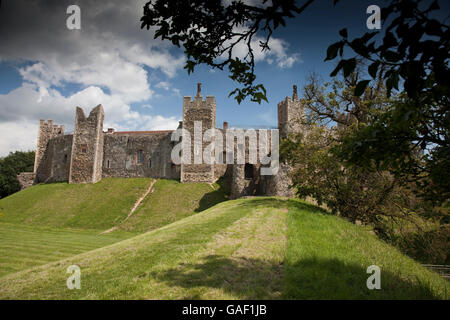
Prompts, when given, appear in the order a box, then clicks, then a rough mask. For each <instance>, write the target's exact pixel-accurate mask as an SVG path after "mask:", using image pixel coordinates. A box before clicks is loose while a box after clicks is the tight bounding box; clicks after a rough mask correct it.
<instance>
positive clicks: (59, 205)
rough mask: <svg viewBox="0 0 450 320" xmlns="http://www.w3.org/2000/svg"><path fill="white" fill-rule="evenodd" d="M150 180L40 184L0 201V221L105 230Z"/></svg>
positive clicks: (122, 215) (121, 216)
mask: <svg viewBox="0 0 450 320" xmlns="http://www.w3.org/2000/svg"><path fill="white" fill-rule="evenodd" d="M150 182H151V179H145V178H132V179H120V178H109V179H103V180H101V181H100V182H98V183H95V184H68V183H52V184H40V185H36V186H33V187H31V188H28V189H25V190H23V191H20V192H18V193H15V194H13V195H11V196H9V197H7V198H4V199H1V200H0V222H7V223H14V224H22V225H23V224H31V225H40V226H46V227H63V228H80V229H97V230H104V229H108V228H111V227H113V226H115V225H116V224H118V223H120V222H121V221H123V220H124V219H125V218H126V217H127V215H128V213H129V212H130V210H131V208H132V207H133V205H134V203H135V202H136V200H137V199H139V197H140V196H141V195H142V194H143V193H144V192H145V190H146V189H147V188H148V186H149V184H150Z"/></svg>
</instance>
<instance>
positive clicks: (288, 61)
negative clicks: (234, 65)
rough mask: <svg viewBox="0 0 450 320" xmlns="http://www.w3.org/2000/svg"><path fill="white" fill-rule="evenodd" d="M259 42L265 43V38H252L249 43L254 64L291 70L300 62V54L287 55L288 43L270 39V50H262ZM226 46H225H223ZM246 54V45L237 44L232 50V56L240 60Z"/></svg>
mask: <svg viewBox="0 0 450 320" xmlns="http://www.w3.org/2000/svg"><path fill="white" fill-rule="evenodd" d="M244 30H245V28H243V27H239V28H236V32H239V33H241V32H244ZM260 42H265V38H263V37H260V36H254V37H253V39H252V42H251V48H252V50H253V55H254V59H255V62H262V61H266V62H267V63H269V64H273V63H274V62H275V63H276V65H277V66H278V67H279V68H281V69H285V68H291V67H292V66H293V65H294V63H296V62H302V60H301V59H300V53H298V52H294V53H289V54H288V49H289V43H288V42H287V41H285V40H283V39H279V38H275V37H271V38H270V40H269V43H268V45H269V48H270V50H264V51H263V50H262V48H261V46H260ZM225 45H227V44H225ZM247 53H248V48H247V44H246V43H242V42H240V43H238V44H236V45H235V47H234V48H233V56H234V57H239V58H241V59H243V58H245V56H246V55H247Z"/></svg>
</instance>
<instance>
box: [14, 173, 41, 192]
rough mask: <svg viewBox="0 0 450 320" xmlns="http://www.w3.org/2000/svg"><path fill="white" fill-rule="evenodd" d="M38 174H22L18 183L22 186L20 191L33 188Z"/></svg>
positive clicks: (18, 178)
mask: <svg viewBox="0 0 450 320" xmlns="http://www.w3.org/2000/svg"><path fill="white" fill-rule="evenodd" d="M35 178H36V174H35V173H34V172H22V173H20V174H18V175H17V181H19V184H20V190H23V189H26V188H28V187H31V186H32V185H33V184H34V179H35Z"/></svg>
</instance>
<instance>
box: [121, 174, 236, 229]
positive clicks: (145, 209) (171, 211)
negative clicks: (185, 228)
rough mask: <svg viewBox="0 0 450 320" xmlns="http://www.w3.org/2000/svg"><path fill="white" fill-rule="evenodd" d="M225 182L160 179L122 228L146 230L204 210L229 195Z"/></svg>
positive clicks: (122, 224)
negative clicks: (187, 181)
mask: <svg viewBox="0 0 450 320" xmlns="http://www.w3.org/2000/svg"><path fill="white" fill-rule="evenodd" d="M225 184H226V183H225V182H224V181H223V180H219V181H218V182H217V183H213V184H209V183H180V182H179V181H176V180H164V179H162V180H157V181H156V182H155V184H154V185H153V190H152V193H151V194H149V196H147V197H146V198H145V199H144V201H143V202H142V203H141V205H140V206H139V207H138V209H137V210H136V211H135V212H134V213H133V215H132V216H130V217H129V218H128V219H127V220H126V221H124V222H123V223H121V224H120V226H119V228H120V229H122V230H128V231H138V232H146V231H150V230H154V229H157V228H160V227H162V226H165V225H167V224H170V223H172V222H175V221H177V220H179V219H182V218H185V217H188V216H190V215H192V214H194V213H197V212H201V211H203V210H205V209H207V208H210V207H212V206H213V205H215V204H217V203H219V202H222V201H224V200H226V199H227V198H228V193H229V192H228V189H227V188H226V186H225Z"/></svg>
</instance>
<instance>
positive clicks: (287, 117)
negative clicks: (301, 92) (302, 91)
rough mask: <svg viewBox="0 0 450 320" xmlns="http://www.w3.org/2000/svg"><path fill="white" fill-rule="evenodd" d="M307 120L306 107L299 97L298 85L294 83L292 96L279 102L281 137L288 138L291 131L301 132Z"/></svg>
mask: <svg viewBox="0 0 450 320" xmlns="http://www.w3.org/2000/svg"><path fill="white" fill-rule="evenodd" d="M305 120H306V114H305V107H304V106H303V105H302V104H301V102H300V100H299V99H298V94H297V86H296V85H294V87H293V93H292V98H291V97H286V99H285V100H283V101H281V102H280V103H278V129H279V130H280V139H283V138H287V137H288V136H289V134H291V133H296V132H300V131H301V130H302V127H303V123H304V121H305Z"/></svg>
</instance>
